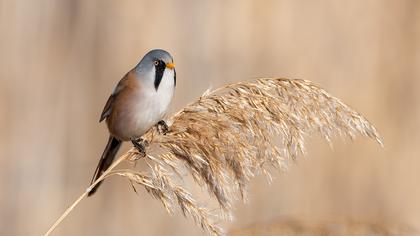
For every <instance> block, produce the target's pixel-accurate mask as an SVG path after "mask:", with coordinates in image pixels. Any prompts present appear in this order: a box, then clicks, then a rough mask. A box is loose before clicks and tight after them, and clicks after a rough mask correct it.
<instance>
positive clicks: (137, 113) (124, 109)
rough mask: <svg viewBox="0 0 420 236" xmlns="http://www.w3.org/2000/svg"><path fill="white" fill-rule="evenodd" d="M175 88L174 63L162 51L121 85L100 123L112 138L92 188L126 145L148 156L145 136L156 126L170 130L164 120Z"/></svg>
mask: <svg viewBox="0 0 420 236" xmlns="http://www.w3.org/2000/svg"><path fill="white" fill-rule="evenodd" d="M175 87H176V71H175V64H174V60H173V58H172V56H171V55H170V54H169V53H168V52H167V51H165V50H162V49H154V50H151V51H149V52H148V53H146V54H145V55H144V57H143V58H142V59H141V60H140V62H139V63H138V64H137V65H136V66H135V67H134V68H133V69H131V70H130V71H129V72H128V73H127V74H126V75H125V76H124V77H123V78H122V79H121V80H120V81H119V82H118V84H117V86H116V87H115V89H114V91H113V92H112V94H111V96H110V97H109V98H108V101H107V102H106V104H105V107H104V109H103V111H102V113H101V116H100V119H99V122H102V121H104V120H105V121H106V124H107V127H108V131H109V138H108V143H107V145H106V147H105V150H104V151H103V154H102V156H101V158H100V159H99V163H98V166H97V167H96V170H95V173H94V175H93V178H92V181H91V185H92V184H93V183H94V182H95V181H96V180H97V179H98V178H99V177H100V176H101V175H102V174H103V173H104V172H105V171H106V169H108V167H109V166H110V165H111V164H112V162H113V160H114V158H115V156H116V154H117V152H118V150H119V148H120V147H121V144H122V143H123V142H126V141H131V142H132V144H133V145H134V146H135V147H136V148H137V149H138V150H139V152H140V153H143V154H145V145H146V144H147V143H146V142H145V140H143V139H141V136H142V135H143V134H144V133H146V132H147V131H148V130H149V129H150V128H152V127H153V126H155V125H157V126H158V128H159V129H158V130H161V131H162V132H163V133H165V132H167V131H168V125H167V124H166V123H165V121H164V120H162V119H163V117H164V115H165V113H166V111H167V109H168V106H169V104H170V102H171V100H172V97H173V94H174V91H175ZM101 182H102V181H101ZM101 182H99V183H98V184H96V185H95V187H93V188H91V189H89V190H88V191H89V192H88V196H91V195H93V194H94V193H95V192H96V190H97V189H98V187H99V186H100V184H101Z"/></svg>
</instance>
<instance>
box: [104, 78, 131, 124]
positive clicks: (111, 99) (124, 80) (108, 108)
mask: <svg viewBox="0 0 420 236" xmlns="http://www.w3.org/2000/svg"><path fill="white" fill-rule="evenodd" d="M128 78H129V76H128V73H127V74H126V75H125V76H124V77H123V78H122V79H121V80H120V82H118V84H117V87H115V89H114V91H113V92H112V94H111V96H109V98H108V101H107V102H106V104H105V107H104V110H103V111H102V114H101V118H100V119H99V122H102V121H103V120H105V119H106V118H107V117H108V116H109V115H110V114H111V112H112V105H113V104H114V101H115V99H116V97H117V96H118V94H119V93H120V92H121V91H122V90H123V89H124V88H125V87H126V85H127V80H128Z"/></svg>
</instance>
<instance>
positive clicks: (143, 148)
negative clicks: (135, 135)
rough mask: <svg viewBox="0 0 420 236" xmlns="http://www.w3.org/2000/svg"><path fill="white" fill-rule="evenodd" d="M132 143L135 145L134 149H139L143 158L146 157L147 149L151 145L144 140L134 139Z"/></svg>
mask: <svg viewBox="0 0 420 236" xmlns="http://www.w3.org/2000/svg"><path fill="white" fill-rule="evenodd" d="M131 142H132V143H133V145H134V147H135V148H136V149H137V151H139V154H140V156H141V157H145V156H146V147H147V146H148V145H149V142H148V141H147V140H144V139H141V138H139V139H133V140H131Z"/></svg>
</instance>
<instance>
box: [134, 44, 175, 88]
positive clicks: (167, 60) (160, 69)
mask: <svg viewBox="0 0 420 236" xmlns="http://www.w3.org/2000/svg"><path fill="white" fill-rule="evenodd" d="M135 70H136V72H137V75H138V78H139V79H142V80H146V81H147V82H149V83H153V86H154V87H155V89H156V90H157V89H158V87H159V84H160V82H161V80H162V77H163V75H164V73H165V72H166V71H170V70H173V77H174V78H173V79H174V84H175V82H176V72H175V64H174V60H173V58H172V56H171V54H169V53H168V52H167V51H165V50H162V49H154V50H151V51H149V52H148V53H147V54H146V55H144V57H143V59H141V61H140V62H139V64H137V66H136V68H135ZM168 73H169V72H168ZM170 73H172V72H170ZM146 81H145V82H146Z"/></svg>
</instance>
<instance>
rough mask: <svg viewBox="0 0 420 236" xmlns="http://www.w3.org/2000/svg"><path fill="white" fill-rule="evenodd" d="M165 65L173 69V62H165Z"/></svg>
mask: <svg viewBox="0 0 420 236" xmlns="http://www.w3.org/2000/svg"><path fill="white" fill-rule="evenodd" d="M166 67H167V68H169V69H173V68H175V64H174V63H166Z"/></svg>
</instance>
